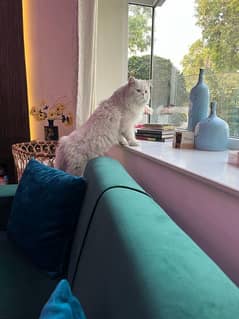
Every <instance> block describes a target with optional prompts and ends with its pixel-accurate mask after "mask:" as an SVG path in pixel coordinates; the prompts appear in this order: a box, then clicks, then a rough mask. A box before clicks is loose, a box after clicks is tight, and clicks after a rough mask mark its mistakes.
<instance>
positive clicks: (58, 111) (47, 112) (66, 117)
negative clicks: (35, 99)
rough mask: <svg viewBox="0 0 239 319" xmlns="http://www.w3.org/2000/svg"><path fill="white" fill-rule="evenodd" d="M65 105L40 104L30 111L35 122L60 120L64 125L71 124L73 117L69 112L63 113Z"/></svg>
mask: <svg viewBox="0 0 239 319" xmlns="http://www.w3.org/2000/svg"><path fill="white" fill-rule="evenodd" d="M65 109H66V107H65V104H63V103H60V102H57V103H54V104H53V105H52V106H49V105H48V104H46V103H45V102H42V103H41V105H40V106H38V107H37V106H33V107H32V108H31V110H30V115H32V116H33V117H34V118H35V119H36V120H37V121H43V120H52V121H55V120H60V121H61V122H62V123H63V124H65V125H72V124H73V116H72V114H71V113H69V112H65Z"/></svg>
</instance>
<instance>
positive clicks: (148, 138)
mask: <svg viewBox="0 0 239 319" xmlns="http://www.w3.org/2000/svg"><path fill="white" fill-rule="evenodd" d="M136 139H137V140H142V141H151V142H165V139H164V138H160V137H150V136H142V135H138V136H136Z"/></svg>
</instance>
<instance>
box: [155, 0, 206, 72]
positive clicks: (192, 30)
mask: <svg viewBox="0 0 239 319" xmlns="http://www.w3.org/2000/svg"><path fill="white" fill-rule="evenodd" d="M194 6H195V1H194V0H166V1H165V3H164V4H163V5H162V7H159V8H157V10H156V15H155V18H156V23H155V43H154V52H155V54H156V55H159V56H161V57H164V58H167V59H170V60H171V61H172V63H173V64H174V65H175V66H176V67H177V68H178V69H179V70H181V68H182V67H181V65H180V62H181V61H182V59H183V56H184V55H185V54H187V53H188V49H189V48H190V46H191V44H192V43H193V42H194V41H196V40H197V39H199V38H200V37H201V30H200V28H199V27H198V26H196V25H195V24H196V18H195V17H194V15H195V9H194Z"/></svg>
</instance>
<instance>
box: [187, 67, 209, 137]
mask: <svg viewBox="0 0 239 319" xmlns="http://www.w3.org/2000/svg"><path fill="white" fill-rule="evenodd" d="M203 78H204V69H200V73H199V78H198V82H197V84H196V85H195V86H194V87H193V88H192V89H191V92H190V95H189V112H188V130H189V131H194V129H195V126H196V124H197V123H198V122H200V121H201V120H203V119H205V118H206V117H207V116H208V106H209V90H208V86H207V85H206V84H205V83H204V81H203Z"/></svg>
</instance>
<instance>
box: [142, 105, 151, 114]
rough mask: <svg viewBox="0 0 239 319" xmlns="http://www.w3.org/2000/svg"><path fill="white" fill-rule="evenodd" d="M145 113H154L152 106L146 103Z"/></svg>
mask: <svg viewBox="0 0 239 319" xmlns="http://www.w3.org/2000/svg"><path fill="white" fill-rule="evenodd" d="M144 114H148V115H152V114H153V109H152V107H149V106H148V105H145V107H144Z"/></svg>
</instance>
